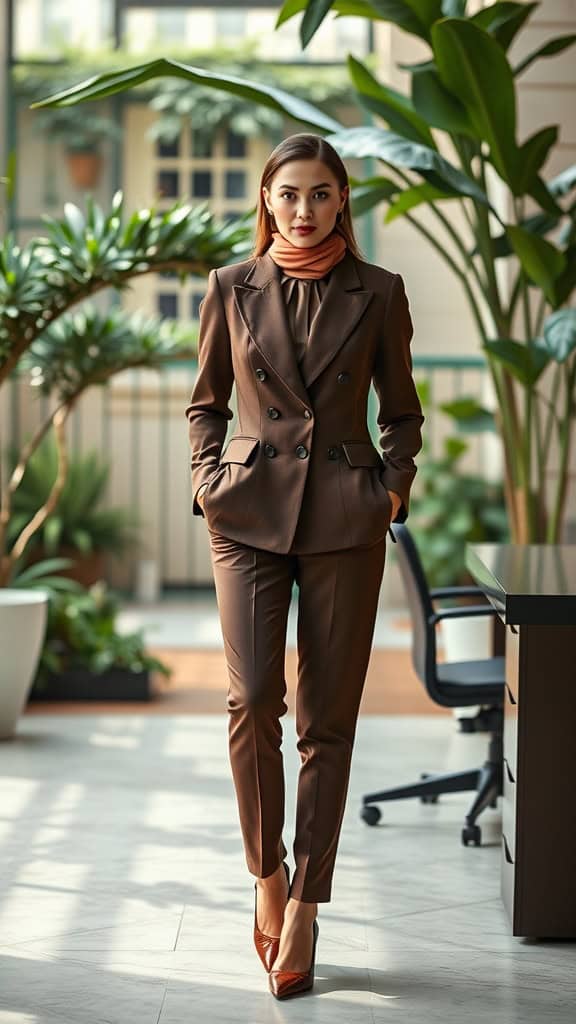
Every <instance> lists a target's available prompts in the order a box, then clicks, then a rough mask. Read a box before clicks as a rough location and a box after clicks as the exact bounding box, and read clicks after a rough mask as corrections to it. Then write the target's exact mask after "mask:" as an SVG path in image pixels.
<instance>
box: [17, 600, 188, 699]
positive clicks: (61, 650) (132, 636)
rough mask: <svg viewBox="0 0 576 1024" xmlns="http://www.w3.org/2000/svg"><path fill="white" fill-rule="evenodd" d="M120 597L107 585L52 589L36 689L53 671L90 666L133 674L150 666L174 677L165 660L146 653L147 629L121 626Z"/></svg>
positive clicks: (92, 669)
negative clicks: (120, 628)
mask: <svg viewBox="0 0 576 1024" xmlns="http://www.w3.org/2000/svg"><path fill="white" fill-rule="evenodd" d="M118 605H119V602H118V598H117V597H116V596H115V595H114V594H113V593H112V592H111V591H110V590H108V588H107V586H106V584H105V583H96V584H94V586H92V587H90V588H89V589H88V590H82V589H81V590H80V591H79V592H75V593H58V594H56V593H52V594H51V598H50V602H49V606H48V623H47V627H46V637H45V642H44V648H43V651H42V655H41V658H40V663H39V667H38V672H37V676H36V679H35V682H34V687H35V689H41V687H42V684H43V683H44V684H45V681H46V677H47V675H48V674H49V673H57V672H66V671H67V670H69V669H79V668H82V669H86V670H88V671H89V672H94V673H101V672H106V671H107V669H110V668H126V669H129V670H130V671H132V672H142V671H144V670H146V669H150V670H151V671H156V672H160V673H162V675H164V676H167V677H168V676H170V675H171V669H169V668H168V667H167V666H166V665H165V664H164V662H162V661H160V660H159V659H158V658H154V657H152V656H150V655H148V654H146V652H145V650H144V639H143V634H142V631H140V630H139V631H137V632H135V633H129V634H124V633H120V632H118V630H117V627H116V621H115V620H116V616H117V612H118Z"/></svg>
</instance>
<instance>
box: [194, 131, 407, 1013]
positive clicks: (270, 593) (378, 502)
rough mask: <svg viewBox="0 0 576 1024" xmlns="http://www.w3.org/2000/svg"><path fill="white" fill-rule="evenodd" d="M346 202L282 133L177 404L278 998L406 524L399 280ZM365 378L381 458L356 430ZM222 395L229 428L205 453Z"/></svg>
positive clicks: (319, 883)
mask: <svg viewBox="0 0 576 1024" xmlns="http://www.w3.org/2000/svg"><path fill="white" fill-rule="evenodd" d="M349 191H350V189H349V184H348V177H347V173H346V169H345V167H344V164H343V163H342V161H341V159H340V157H339V156H338V154H337V153H336V151H335V150H334V149H333V147H332V146H330V145H329V143H328V142H326V141H325V140H324V139H323V138H322V137H321V136H317V135H311V134H305V133H299V134H296V135H292V136H290V137H289V138H287V139H285V140H284V141H283V142H281V143H280V145H279V146H277V147H276V149H274V151H273V152H272V153H271V154H270V157H269V158H268V161H267V163H266V165H265V167H264V170H263V173H262V178H261V182H260V189H259V196H258V211H257V229H256V245H255V249H254V252H253V255H252V257H251V258H250V259H248V260H245V261H243V262H241V263H237V264H234V265H231V266H226V267H222V268H221V269H219V270H217V271H216V270H212V271H211V272H210V274H209V277H208V288H207V293H206V297H205V299H204V300H203V302H202V304H201V312H200V338H199V370H198V376H197V379H196V383H195V386H194V390H193V393H192V397H191V400H190V405H189V406H188V408H187V409H186V415H187V417H188V420H189V425H190V426H189V432H190V445H191V452H192V487H193V492H194V498H193V511H194V514H195V515H205V517H206V521H207V526H208V530H209V534H210V551H211V558H212V566H213V570H214V580H215V586H216V595H217V600H218V608H219V614H220V621H221V626H222V633H223V639H224V648H225V654H226V660H227V665H228V673H229V679H230V686H229V690H228V696H227V709H228V712H229V751H230V762H231V767H232V774H233V779H234V785H235V789H236V795H237V800H238V809H239V817H240V825H241V830H242V837H243V842H244V849H245V854H246V861H247V865H248V869H249V871H250V872H251V873H252V874H253V875H255V876H256V883H255V890H256V893H255V904H256V905H255V919H254V941H255V945H256V949H257V951H258V954H259V956H260V958H261V960H262V963H263V964H264V967H265V968H266V970H267V971H268V972H269V986H270V989H271V991H272V993H273V994H274V995H275V996H276V997H277V998H286V997H288V996H292V995H294V994H296V993H297V992H302V991H304V990H306V989H309V988H311V987H312V984H313V979H314V958H315V947H316V940H317V936H318V925H317V922H316V916H317V909H318V903H325V902H329V900H330V897H331V882H332V874H333V870H334V862H335V857H336V849H337V844H338V839H339V835H340V828H341V823H342V817H343V813H344V807H345V802H346V795H347V788H348V778H349V770H350V761H351V755H352V745H353V740H354V734H355V729H356V720H357V715H358V707H359V703H360V698H361V696H362V688H363V685H364V680H365V675H366V669H367V665H368V659H369V655H370V649H371V644H372V638H373V631H374V623H375V618H376V610H377V603H378V594H379V590H380V584H381V580H382V572H383V568H384V556H385V547H386V533H387V531H388V528H389V525H390V522H391V520H396V521H397V522H403V521H404V520H405V519H406V517H407V515H408V501H409V491H410V486H411V484H412V480H413V478H414V474H415V472H416V467H415V465H414V461H413V460H414V456H415V455H416V454H417V452H418V451H419V450H420V448H421V444H422V439H421V429H420V428H421V425H422V423H423V419H424V418H423V416H422V410H421V407H420V403H419V401H418V397H417V393H416V389H415V386H414V381H413V378H412V363H411V355H410V340H411V337H412V323H411V319H410V313H409V308H408V302H407V299H406V295H405V291H404V285H403V281H402V278H401V277H400V275H399V274H395V273H393V272H391V271H388V270H384V269H382V268H381V267H377V266H374V265H373V264H369V263H366V262H364V261H363V260H362V258H361V255H360V252H359V249H358V246H357V243H356V240H355V237H354V229H353V226H352V220H351V215H350V205H349ZM371 381H373V382H374V386H375V389H376V392H377V395H378V398H379V414H378V425H379V429H380V447H381V448H382V452H383V455H382V456H381V455H380V454H379V452H378V451H377V449H376V448H375V447H374V445H373V444H372V441H371V439H370V434H369V431H368V427H367V424H366V411H367V397H368V391H369V387H370V383H371ZM233 384H235V385H236V396H237V404H238V427H237V429H236V430H235V431H234V436H233V437H232V439H231V440H229V442H228V444H227V446H226V448H225V450H224V452H223V451H222V448H223V444H224V439H225V435H226V428H227V423H228V421H229V420H230V419H231V418H232V415H233V413H232V411H231V409H230V407H229V404H228V403H229V398H230V394H231V390H232V386H233ZM390 532H391V531H390ZM392 539H394V538H393V537H392ZM294 581H295V582H296V583H297V584H298V689H297V695H296V728H297V733H298V750H299V752H300V756H301V767H300V773H299V777H298V793H297V814H296V832H295V840H294V847H293V849H294V858H295V864H296V869H295V872H294V875H293V877H292V880H291V882H290V878H289V871H288V866H287V864H286V863H285V862H284V860H283V858H284V857H285V855H286V847H285V846H284V842H283V839H282V828H283V824H284V773H283V762H282V754H281V749H280V748H281V739H282V728H281V724H280V717H281V716H282V715H283V714H284V713H285V712H286V710H287V707H286V704H285V702H284V696H285V694H286V683H285V678H284V657H285V643H286V623H287V617H288V609H289V605H290V598H291V593H292V587H293V583H294Z"/></svg>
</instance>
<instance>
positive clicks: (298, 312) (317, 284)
mask: <svg viewBox="0 0 576 1024" xmlns="http://www.w3.org/2000/svg"><path fill="white" fill-rule="evenodd" d="M329 279H330V271H329V272H328V273H327V274H325V275H324V277H318V278H306V277H290V275H289V274H285V273H284V271H282V273H281V275H280V285H281V287H282V292H283V294H284V299H285V302H286V308H287V311H288V321H289V324H290V329H291V331H292V337H293V339H294V346H295V348H296V359H297V361H298V362H300V360H301V359H302V357H303V355H304V353H305V351H306V345H307V342H308V337H309V335H310V329H311V327H312V323H313V321H314V317H315V316H316V314H317V312H318V310H319V309H320V305H321V303H322V299H323V297H324V293H325V291H326V288H327V286H328V281H329Z"/></svg>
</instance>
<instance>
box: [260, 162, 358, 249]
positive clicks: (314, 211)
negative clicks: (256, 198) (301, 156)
mask: <svg viewBox="0 0 576 1024" xmlns="http://www.w3.org/2000/svg"><path fill="white" fill-rule="evenodd" d="M348 191H349V189H348V186H346V187H345V188H344V189H340V188H339V187H338V182H337V180H336V178H335V177H334V174H333V173H332V171H331V170H330V168H329V167H327V166H326V164H325V163H323V162H322V161H321V160H290V161H289V162H288V163H285V164H283V165H282V167H280V169H279V170H278V171H276V174H275V175H274V177H273V178H272V180H271V182H270V187H269V188H267V187H266V186H264V187H263V189H262V192H263V195H264V202H265V203H266V206H267V208H268V210H269V211H270V212H271V213H273V214H274V219H275V221H276V224H277V226H278V231H279V232H280V234H281V235H283V236H284V238H286V239H288V241H289V242H292V244H293V245H296V246H298V247H299V248H301V249H309V248H311V247H312V246H313V245H318V243H319V242H322V241H323V240H324V239H325V238H327V237H328V235H329V234H330V232H331V231H332V229H333V228H334V225H335V223H336V214H337V213H338V211H339V210H341V209H342V207H343V206H344V203H345V200H346V196H347V195H348ZM303 227H308V228H313V230H309V231H306V232H305V231H300V230H299V229H300V228H303Z"/></svg>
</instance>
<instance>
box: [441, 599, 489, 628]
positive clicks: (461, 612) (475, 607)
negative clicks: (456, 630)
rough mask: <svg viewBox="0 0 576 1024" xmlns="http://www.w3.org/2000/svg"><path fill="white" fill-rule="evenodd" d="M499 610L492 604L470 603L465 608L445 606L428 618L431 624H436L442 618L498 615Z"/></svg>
mask: <svg viewBox="0 0 576 1024" xmlns="http://www.w3.org/2000/svg"><path fill="white" fill-rule="evenodd" d="M497 614H498V612H497V611H496V609H495V608H493V607H492V605H491V604H469V605H466V606H465V607H464V608H443V609H442V611H440V612H433V613H432V615H430V616H429V618H428V623H429V625H430V626H434V625H435V624H436V623H437V622H440V620H441V619H468V618H472V617H475V616H477V615H497Z"/></svg>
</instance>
